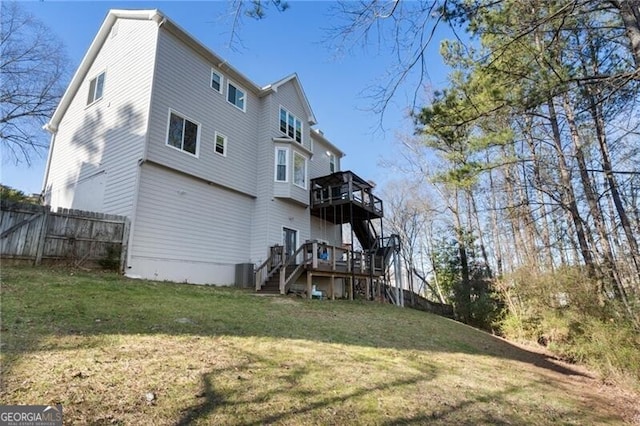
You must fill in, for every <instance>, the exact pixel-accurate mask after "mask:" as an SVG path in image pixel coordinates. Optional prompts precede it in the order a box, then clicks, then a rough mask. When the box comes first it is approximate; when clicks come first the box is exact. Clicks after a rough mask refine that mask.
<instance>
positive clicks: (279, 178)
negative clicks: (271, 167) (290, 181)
mask: <svg viewBox="0 0 640 426" xmlns="http://www.w3.org/2000/svg"><path fill="white" fill-rule="evenodd" d="M288 168H289V150H288V149H287V148H276V173H275V180H276V182H287V169H288Z"/></svg>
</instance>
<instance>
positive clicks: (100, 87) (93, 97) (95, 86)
mask: <svg viewBox="0 0 640 426" xmlns="http://www.w3.org/2000/svg"><path fill="white" fill-rule="evenodd" d="M103 91H104V71H103V72H101V73H100V74H98V76H97V77H94V78H93V79H91V81H90V82H89V96H88V97H87V105H89V104H92V103H94V102H95V101H97V100H98V99H100V98H102V92H103Z"/></svg>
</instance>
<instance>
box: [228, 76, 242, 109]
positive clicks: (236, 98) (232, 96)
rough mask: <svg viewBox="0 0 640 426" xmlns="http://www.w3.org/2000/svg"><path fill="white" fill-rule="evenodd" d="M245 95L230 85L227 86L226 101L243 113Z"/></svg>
mask: <svg viewBox="0 0 640 426" xmlns="http://www.w3.org/2000/svg"><path fill="white" fill-rule="evenodd" d="M245 97H246V96H245V93H244V92H243V91H242V90H240V89H238V88H237V87H236V86H234V85H233V84H231V83H228V84H227V101H229V102H230V103H231V104H233V105H235V106H236V107H238V108H240V109H241V110H242V111H245Z"/></svg>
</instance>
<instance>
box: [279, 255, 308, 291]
mask: <svg viewBox="0 0 640 426" xmlns="http://www.w3.org/2000/svg"><path fill="white" fill-rule="evenodd" d="M313 245H317V243H304V244H302V245H301V246H300V247H298V249H297V250H296V251H295V252H294V253H293V254H291V255H290V256H289V258H288V259H287V260H286V261H285V262H284V263H283V264H282V266H281V267H280V294H285V291H286V288H287V287H288V286H289V284H291V281H293V278H294V277H295V276H296V274H298V273H299V272H300V271H301V270H302V269H303V268H304V267H305V266H306V265H307V263H308V261H309V260H310V259H307V253H309V251H308V250H306V248H307V247H308V246H311V247H313ZM312 250H313V249H312ZM301 252H302V253H303V257H302V262H300V264H298V265H297V266H296V268H295V269H294V270H293V271H292V272H291V274H289V276H288V277H287V268H288V267H289V266H292V265H293V264H294V262H295V260H296V259H297V258H298V255H299V254H300V253H301ZM311 254H312V255H313V251H311Z"/></svg>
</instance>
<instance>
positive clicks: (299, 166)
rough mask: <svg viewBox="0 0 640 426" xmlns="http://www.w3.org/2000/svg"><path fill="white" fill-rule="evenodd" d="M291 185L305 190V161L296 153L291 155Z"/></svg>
mask: <svg viewBox="0 0 640 426" xmlns="http://www.w3.org/2000/svg"><path fill="white" fill-rule="evenodd" d="M293 183H294V184H296V185H297V186H299V187H300V188H303V189H307V159H306V158H305V157H303V156H302V155H300V154H298V153H297V152H294V153H293Z"/></svg>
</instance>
